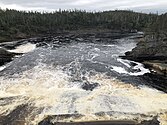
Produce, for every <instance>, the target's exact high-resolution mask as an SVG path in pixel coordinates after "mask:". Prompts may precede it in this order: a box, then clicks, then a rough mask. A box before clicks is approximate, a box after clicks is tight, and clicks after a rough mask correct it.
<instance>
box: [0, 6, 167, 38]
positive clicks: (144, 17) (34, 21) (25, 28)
mask: <svg viewBox="0 0 167 125" xmlns="http://www.w3.org/2000/svg"><path fill="white" fill-rule="evenodd" d="M166 22H167V14H164V15H160V16H158V15H156V14H143V13H136V12H132V11H122V10H116V11H104V12H86V11H81V10H69V11H61V10H60V11H55V12H52V13H39V12H25V11H17V10H9V9H6V10H2V9H0V41H3V40H4V41H5V40H6V39H9V38H10V39H14V38H16V37H17V36H18V37H21V35H23V36H24V35H28V36H32V35H33V34H45V33H52V32H57V31H64V30H78V29H80V30H82V29H111V30H122V31H130V30H134V29H136V30H145V29H146V30H148V31H157V28H158V30H164V29H165V28H166V29H167V23H166ZM164 27H165V28H164ZM166 29H165V30H166Z"/></svg>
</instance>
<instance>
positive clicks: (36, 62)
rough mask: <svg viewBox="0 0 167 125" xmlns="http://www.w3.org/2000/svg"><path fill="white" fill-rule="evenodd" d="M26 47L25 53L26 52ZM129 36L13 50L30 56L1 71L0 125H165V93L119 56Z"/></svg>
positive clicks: (131, 44) (136, 65) (129, 42)
mask: <svg viewBox="0 0 167 125" xmlns="http://www.w3.org/2000/svg"><path fill="white" fill-rule="evenodd" d="M26 46H27V47H28V48H26ZM135 46H136V42H135V39H133V37H126V38H121V39H116V40H114V41H113V42H112V43H108V42H106V43H100V42H99V43H94V42H73V43H69V44H68V45H65V46H62V47H51V46H50V47H37V48H35V46H34V44H30V43H29V44H28V45H25V46H24V47H21V48H24V49H20V47H18V48H17V49H16V50H11V51H13V52H16V51H18V52H20V51H21V52H24V50H25V52H28V50H31V48H33V49H32V50H31V51H30V52H28V53H25V54H24V55H22V56H20V57H18V58H14V59H13V61H12V62H10V63H8V64H6V65H5V66H3V67H1V68H0V70H1V71H0V123H2V124H3V125H6V124H9V125H23V124H27V125H31V124H32V125H36V124H38V123H39V122H41V121H42V120H43V119H45V118H47V117H49V116H52V117H51V118H50V121H51V122H52V123H55V122H61V121H63V122H64V121H67V122H71V121H92V120H136V121H138V122H140V121H143V120H149V119H152V118H153V117H154V116H158V119H159V121H160V122H161V124H162V125H165V124H166V123H167V122H166V121H165V120H166V119H165V118H164V117H165V113H166V112H167V94H166V93H164V92H162V91H159V90H157V89H155V88H152V87H151V86H148V85H149V81H147V80H146V79H143V78H142V77H141V76H142V75H144V74H145V73H149V72H150V71H149V70H148V69H146V68H144V67H143V65H142V64H141V63H137V62H134V61H129V60H124V59H121V58H119V56H121V55H124V53H125V52H127V51H129V50H131V49H133V48H134V47H135Z"/></svg>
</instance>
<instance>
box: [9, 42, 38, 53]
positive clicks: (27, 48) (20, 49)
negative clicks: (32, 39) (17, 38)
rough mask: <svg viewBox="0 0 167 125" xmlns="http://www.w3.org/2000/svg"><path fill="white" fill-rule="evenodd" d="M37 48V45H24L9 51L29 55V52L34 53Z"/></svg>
mask: <svg viewBox="0 0 167 125" xmlns="http://www.w3.org/2000/svg"><path fill="white" fill-rule="evenodd" d="M35 48H36V44H32V43H27V44H23V45H20V46H18V47H17V48H16V49H14V50H8V51H9V52H15V53H28V52H31V51H33V50H34V49H35Z"/></svg>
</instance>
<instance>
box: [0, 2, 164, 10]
mask: <svg viewBox="0 0 167 125" xmlns="http://www.w3.org/2000/svg"><path fill="white" fill-rule="evenodd" d="M0 7H1V8H2V9H5V8H10V9H17V10H36V11H48V12H50V11H54V10H58V9H59V8H61V9H82V10H87V11H103V10H114V9H130V10H134V11H139V12H146V13H149V12H154V13H156V12H157V11H158V12H159V13H164V12H167V0H0Z"/></svg>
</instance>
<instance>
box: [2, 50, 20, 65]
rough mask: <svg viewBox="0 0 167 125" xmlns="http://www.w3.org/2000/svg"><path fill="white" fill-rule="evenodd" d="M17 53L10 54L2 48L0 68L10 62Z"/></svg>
mask: <svg viewBox="0 0 167 125" xmlns="http://www.w3.org/2000/svg"><path fill="white" fill-rule="evenodd" d="M15 55H19V53H17V54H16V53H11V52H9V51H7V50H6V49H4V48H0V66H1V65H4V64H5V63H7V62H10V61H12V58H13V57H14V56H15Z"/></svg>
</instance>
